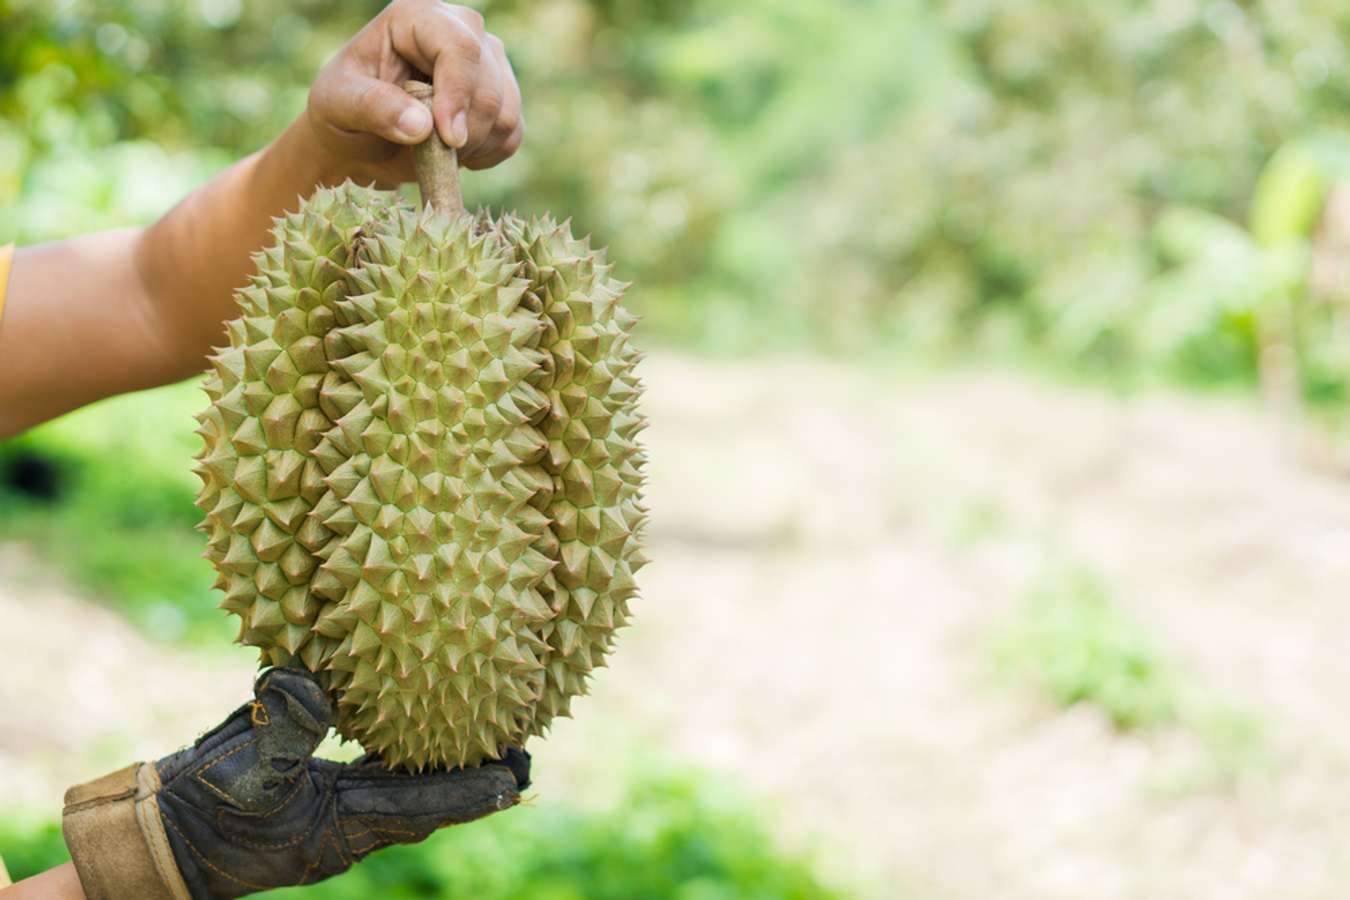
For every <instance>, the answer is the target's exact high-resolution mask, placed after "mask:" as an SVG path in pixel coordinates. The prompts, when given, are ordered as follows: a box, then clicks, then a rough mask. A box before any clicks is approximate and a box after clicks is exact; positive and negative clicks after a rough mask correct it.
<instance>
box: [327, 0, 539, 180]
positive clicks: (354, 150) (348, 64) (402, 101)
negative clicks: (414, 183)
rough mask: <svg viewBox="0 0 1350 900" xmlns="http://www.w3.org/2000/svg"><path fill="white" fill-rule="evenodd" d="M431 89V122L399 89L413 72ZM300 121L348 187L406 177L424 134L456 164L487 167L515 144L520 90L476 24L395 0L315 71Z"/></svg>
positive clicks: (467, 16) (436, 6)
mask: <svg viewBox="0 0 1350 900" xmlns="http://www.w3.org/2000/svg"><path fill="white" fill-rule="evenodd" d="M419 72H420V73H422V74H423V75H426V76H429V77H430V79H431V82H432V84H433V85H434V87H435V91H436V93H435V98H436V99H435V103H434V107H433V110H432V116H428V115H427V110H426V108H425V107H424V106H422V104H420V103H419V102H417V101H416V100H414V99H412V98H411V97H410V96H408V94H407V93H406V92H405V91H404V90H403V88H402V84H403V83H404V82H405V81H407V80H409V79H411V78H413V77H414V76H416V75H417V74H418V73H419ZM305 117H306V119H307V121H308V123H309V125H310V126H311V128H312V130H313V132H314V134H315V136H316V138H317V140H318V141H319V143H320V145H321V146H322V147H323V149H324V150H325V151H327V152H328V153H330V154H331V155H333V156H334V157H336V158H337V159H339V160H340V161H341V164H342V166H341V167H344V168H346V172H345V174H346V175H347V176H349V177H352V178H353V179H355V180H357V181H362V182H371V181H373V182H375V183H376V184H377V185H379V186H381V187H388V186H391V185H394V184H397V183H401V182H404V181H411V180H413V178H414V174H413V163H412V154H411V152H410V149H409V148H410V147H411V146H412V145H415V144H419V143H421V142H422V141H423V140H425V139H426V138H427V137H428V136H429V135H430V134H431V131H432V127H433V118H434V126H435V129H436V131H437V132H438V133H439V134H440V137H441V140H443V141H444V142H445V143H446V144H448V145H449V146H451V147H454V148H455V149H456V150H458V151H459V162H460V165H462V166H465V167H466V168H470V169H486V168H490V167H492V166H495V165H497V164H498V163H500V162H502V161H503V160H505V159H507V158H508V157H510V156H511V155H512V154H513V153H515V152H516V149H517V148H518V147H519V146H520V142H521V139H522V138H523V137H524V133H525V131H524V120H523V119H522V118H521V104H520V86H519V85H518V84H517V83H516V76H515V72H513V71H512V69H511V63H510V61H509V60H507V58H506V50H505V48H504V46H503V45H502V42H501V40H500V39H499V38H498V37H497V36H496V35H493V34H489V33H488V32H487V31H485V30H484V25H483V17H482V16H481V15H480V14H479V13H478V12H476V11H475V10H472V9H469V8H468V7H465V6H455V5H451V4H448V3H443V2H441V0H394V2H393V3H391V4H389V6H387V7H385V9H384V10H383V11H382V12H380V14H379V15H377V16H376V17H375V18H374V19H372V20H371V21H370V22H369V23H368V24H367V25H366V26H365V27H364V28H362V29H361V31H360V32H359V33H357V35H356V36H355V37H354V38H352V39H351V41H350V42H348V44H347V45H346V46H345V47H343V48H342V50H340V51H339V52H338V54H337V56H335V57H334V58H333V59H332V61H330V62H329V63H328V65H326V66H325V67H324V69H323V71H321V72H320V73H319V76H318V78H317V79H316V80H315V82H314V84H313V86H312V87H311V88H310V91H309V105H308V108H307V110H306V113H305Z"/></svg>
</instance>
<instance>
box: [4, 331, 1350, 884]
mask: <svg viewBox="0 0 1350 900" xmlns="http://www.w3.org/2000/svg"><path fill="white" fill-rule="evenodd" d="M645 367H646V372H645V375H646V380H647V382H648V385H649V388H650V392H649V399H648V403H647V406H648V409H647V411H648V414H649V416H650V418H651V420H652V427H651V429H650V431H649V432H648V438H649V445H650V455H651V458H652V464H651V469H650V472H651V476H652V483H651V490H650V505H651V507H652V509H653V516H654V518H653V528H652V533H651V538H652V540H651V554H650V555H651V556H652V557H653V559H654V560H655V563H654V564H653V565H652V566H651V567H650V568H649V569H648V570H646V571H645V572H644V585H643V587H644V596H643V598H642V599H641V601H640V604H639V605H638V607H637V610H638V616H639V618H638V622H637V624H636V625H635V626H634V627H633V628H632V629H631V631H630V632H629V633H628V635H627V636H626V638H625V640H624V642H623V644H622V645H621V648H620V652H619V653H618V654H616V656H615V658H614V660H613V664H612V667H611V668H610V669H609V670H608V671H605V672H602V673H601V676H600V678H599V679H598V681H597V683H596V688H595V692H594V695H593V697H592V698H590V699H589V700H587V701H584V702H581V703H579V704H577V705H576V707H575V711H576V712H577V714H578V715H579V716H580V718H579V719H578V720H576V721H572V722H566V723H563V724H561V725H560V726H559V727H558V728H557V729H556V730H555V731H554V733H553V734H552V735H551V736H550V738H549V740H548V741H546V742H541V743H540V744H539V745H538V747H537V748H534V749H536V751H537V764H536V765H537V772H538V775H539V778H538V789H539V791H540V794H541V797H545V798H546V797H548V796H550V795H552V796H562V797H565V798H571V797H573V796H580V795H583V794H587V793H588V792H590V791H593V790H595V789H597V788H598V787H602V786H603V784H604V783H605V781H606V779H607V778H608V777H609V773H610V770H611V768H612V764H611V762H610V760H611V759H612V755H611V754H609V753H608V751H609V749H610V748H613V747H622V748H626V749H625V750H623V751H616V753H615V754H614V755H618V753H619V752H623V753H626V752H629V750H631V748H632V747H639V748H645V749H644V752H648V751H650V752H653V753H654V755H655V751H651V748H659V755H665V756H670V755H673V756H677V757H680V758H684V759H689V760H693V761H695V762H697V763H699V764H702V765H706V766H709V767H712V768H715V769H717V770H720V771H722V772H725V773H727V774H729V775H731V776H732V777H733V778H735V779H737V780H740V781H741V782H742V783H743V784H744V785H745V786H746V787H747V789H748V790H749V791H750V792H751V793H753V794H756V795H758V796H759V797H761V798H763V799H764V800H765V802H766V803H767V804H769V805H770V807H771V808H772V809H774V810H776V815H775V817H774V821H775V822H776V823H778V825H779V827H780V828H781V830H782V832H783V834H784V837H785V839H787V840H790V841H793V842H799V843H804V844H807V845H813V846H816V847H818V848H821V849H822V850H823V851H824V854H823V855H824V858H825V859H827V860H828V864H829V865H830V866H831V867H832V868H833V870H834V871H835V872H836V873H837V874H838V875H839V876H840V877H841V879H850V878H859V879H862V880H864V881H866V882H867V883H868V885H869V890H870V891H871V892H872V893H874V894H875V895H876V896H878V897H885V898H892V897H895V898H901V897H921V898H958V900H985V898H1008V900H1023V898H1025V900H1058V898H1082V897H1092V898H1102V900H1114V898H1144V897H1147V898H1152V900H1159V898H1187V900H1190V898H1216V900H1217V898H1225V900H1229V898H1232V900H1242V898H1274V897H1278V898H1298V900H1313V898H1332V897H1343V896H1345V888H1344V885H1345V884H1346V883H1347V879H1350V827H1347V826H1345V825H1344V824H1343V823H1344V821H1345V811H1346V810H1347V809H1350V789H1347V787H1346V785H1347V784H1350V720H1348V719H1347V717H1346V716H1345V715H1344V714H1342V711H1341V709H1340V707H1341V705H1342V704H1343V698H1344V696H1345V695H1346V693H1347V689H1350V653H1347V652H1346V648H1347V647H1350V611H1348V610H1350V607H1348V606H1347V603H1346V599H1347V598H1346V588H1345V585H1346V584H1350V484H1348V483H1344V482H1341V481H1337V480H1334V479H1333V478H1331V477H1329V476H1325V475H1320V474H1318V473H1316V472H1313V471H1310V470H1308V469H1306V468H1304V467H1301V466H1299V465H1298V464H1296V463H1295V462H1294V461H1293V460H1292V459H1291V457H1290V455H1289V454H1288V453H1287V452H1286V451H1285V450H1284V448H1282V447H1281V446H1280V444H1279V442H1278V440H1277V439H1276V436H1275V432H1274V430H1273V429H1272V428H1271V427H1270V425H1269V423H1268V422H1267V421H1265V419H1264V418H1263V417H1262V415H1261V414H1260V413H1259V411H1257V410H1256V409H1255V408H1254V407H1251V406H1249V405H1245V404H1243V403H1240V402H1236V401H1222V400H1216V399H1213V398H1209V399H1204V398H1193V397H1185V396H1177V395H1171V394H1150V395H1146V396H1142V397H1137V398H1133V399H1129V400H1126V399H1119V398H1114V397H1111V396H1108V395H1106V394H1103V393H1101V392H1098V391H1094V390H1088V389H1076V388H1068V387H1064V386H1062V385H1052V384H1047V383H1045V382H1042V381H1037V380H1034V379H1030V378H1027V377H1022V376H1012V375H1008V374H997V375H996V374H973V373H961V374H948V375H942V376H928V377H923V378H917V377H906V378H896V377H883V376H879V375H870V374H865V373H862V372H858V371H853V370H848V369H843V368H834V367H830V366H826V365H823V364H804V363H792V364H781V365H779V364H766V363H757V364H753V365H751V364H743V363H727V364H713V363H708V362H704V361H694V360H690V359H686V358H681V357H676V356H663V355H654V356H653V357H652V358H651V359H649V360H648V362H647V363H646V364H645ZM1047 560H1050V561H1053V560H1073V561H1076V562H1079V563H1082V564H1085V565H1089V566H1091V567H1093V568H1094V569H1095V570H1096V571H1097V572H1099V573H1100V575H1101V577H1102V578H1103V580H1104V581H1105V582H1106V583H1107V584H1108V585H1109V587H1110V589H1111V591H1112V592H1113V595H1114V597H1115V599H1116V601H1117V602H1118V603H1119V604H1120V605H1121V606H1122V607H1124V608H1125V609H1126V610H1127V611H1128V613H1129V614H1130V615H1131V616H1133V617H1134V618H1135V619H1137V620H1139V621H1140V622H1142V623H1143V624H1144V625H1145V626H1146V627H1147V628H1148V629H1149V631H1150V632H1151V633H1152V634H1153V636H1155V637H1156V638H1157V639H1158V642H1159V644H1160V645H1161V646H1162V647H1163V648H1164V649H1165V652H1166V653H1167V654H1168V655H1169V657H1171V658H1173V659H1174V660H1176V661H1177V664H1178V666H1180V667H1181V668H1182V669H1183V670H1184V671H1185V672H1186V673H1187V677H1189V678H1193V679H1194V680H1195V681H1196V682H1197V683H1201V684H1204V685H1205V686H1206V688H1207V689H1208V690H1211V691H1213V692H1214V693H1215V694H1216V695H1218V696H1222V697H1223V698H1224V699H1225V700H1226V701H1228V702H1231V703H1232V704H1234V705H1236V706H1238V707H1240V708H1242V709H1243V710H1246V711H1248V712H1249V713H1251V714H1252V715H1253V716H1255V717H1256V718H1257V719H1259V721H1260V722H1261V724H1262V726H1263V735H1264V738H1263V751H1262V759H1263V761H1262V763H1261V764H1260V765H1253V766H1245V767H1242V768H1240V769H1238V770H1236V771H1233V772H1216V771H1215V766H1214V764H1213V761H1212V760H1211V759H1210V758H1209V756H1208V755H1207V753H1206V750H1205V746H1204V742H1203V741H1202V740H1201V739H1200V738H1199V737H1198V736H1196V735H1194V734H1192V733H1190V732H1188V731H1187V730H1185V729H1181V728H1173V729H1169V730H1164V731H1161V732H1156V731H1155V732H1151V733H1145V734H1120V733H1118V732H1116V731H1114V730H1113V729H1112V728H1111V726H1110V724H1109V723H1108V721H1107V720H1106V719H1105V717H1104V716H1102V715H1101V714H1100V713H1098V712H1096V711H1094V710H1092V709H1090V708H1075V709H1070V710H1067V711H1062V710H1057V709H1055V708H1052V707H1050V706H1049V705H1047V704H1046V702H1045V701H1044V700H1043V699H1041V698H1039V697H1038V696H1037V695H1036V694H1035V692H1034V691H1033V690H1031V689H1030V688H1029V687H1027V686H1026V685H1024V684H1020V683H1015V684H1009V683H1003V682H1002V679H1001V678H1000V676H999V675H998V674H997V672H996V670H995V669H994V668H993V666H992V665H991V662H990V654H989V651H988V648H989V641H990V635H991V633H992V631H993V630H994V629H996V628H997V627H998V624H999V623H1000V622H1002V621H1003V620H1004V619H1005V617H1006V616H1008V615H1009V614H1010V613H1011V611H1012V610H1013V609H1014V608H1015V606H1016V604H1017V602H1018V600H1019V598H1020V597H1021V596H1022V594H1023V593H1024V592H1025V590H1026V588H1027V586H1028V584H1029V583H1030V582H1031V581H1032V579H1034V578H1035V577H1036V575H1037V573H1038V572H1039V571H1040V570H1041V568H1042V567H1043V565H1044V564H1045V563H1046V561H1047ZM0 573H3V574H0V617H2V618H3V621H4V622H5V623H6V625H7V627H6V628H4V629H2V630H0V659H3V660H4V663H3V672H4V676H3V678H0V705H3V707H4V709H5V710H6V724H5V727H4V728H0V795H3V796H6V797H8V798H16V797H17V798H18V803H19V806H20V807H26V808H30V809H31V808H46V809H52V808H54V806H55V804H56V803H57V801H58V798H59V795H60V790H61V787H62V786H63V785H64V784H67V783H69V782H70V781H72V780H74V779H76V778H79V777H81V776H88V775H91V774H97V773H98V769H97V768H96V767H97V766H98V765H101V764H104V763H107V764H108V765H115V764H117V763H120V762H122V761H124V760H126V759H129V758H135V757H137V756H150V755H157V754H160V753H163V752H165V751H167V750H168V749H171V748H172V747H173V746H174V745H175V744H177V743H179V742H182V741H184V740H186V739H188V738H190V737H191V736H192V734H193V733H194V732H195V731H197V730H201V729H204V728H205V727H208V726H209V725H211V724H214V722H215V721H216V720H218V719H219V718H220V717H221V716H222V715H223V713H224V712H225V711H227V710H228V709H230V708H231V707H232V706H233V705H234V704H235V703H236V702H237V701H238V700H239V698H240V696H241V694H242V692H243V690H244V687H245V686H246V685H247V683H248V677H249V670H250V668H251V660H250V658H249V656H248V654H246V653H244V652H242V651H239V652H236V653H233V654H228V653H221V654H219V655H216V656H212V657H210V658H207V659H203V658H201V657H200V656H194V655H189V654H187V653H184V652H179V651H176V650H173V649H172V648H166V647H164V646H161V645H155V644H152V643H148V642H147V641H146V640H145V639H143V638H142V637H140V636H139V635H138V634H137V633H135V632H134V631H133V630H131V629H130V628H129V627H127V626H126V625H125V624H124V623H122V622H121V621H120V620H119V619H118V618H117V617H116V616H114V615H112V614H110V613H108V612H106V611H104V610H102V609H100V608H98V607H97V606H96V605H94V604H93V603H91V601H90V599H89V598H86V597H81V596H79V595H78V594H76V593H75V592H72V591H70V590H69V589H68V588H64V587H62V586H61V584H60V582H59V581H58V580H56V579H54V578H52V577H51V575H50V574H49V573H45V572H43V571H42V570H41V569H40V568H39V567H38V566H37V564H36V563H35V562H34V561H33V560H32V559H31V558H30V557H29V556H28V555H27V554H26V553H25V552H24V551H23V550H22V548H18V547H8V548H3V550H0ZM639 765H641V762H639Z"/></svg>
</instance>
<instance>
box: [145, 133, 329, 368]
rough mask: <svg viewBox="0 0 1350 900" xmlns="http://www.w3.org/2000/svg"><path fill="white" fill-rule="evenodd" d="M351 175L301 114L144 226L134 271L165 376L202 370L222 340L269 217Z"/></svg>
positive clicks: (265, 235) (269, 224) (269, 223)
mask: <svg viewBox="0 0 1350 900" xmlns="http://www.w3.org/2000/svg"><path fill="white" fill-rule="evenodd" d="M350 171H351V166H350V164H349V163H342V162H341V161H339V160H336V159H334V158H333V157H331V155H329V154H328V153H326V152H325V151H324V150H323V149H322V146H321V144H320V143H319V142H317V141H315V140H314V138H313V135H312V132H311V131H310V126H309V124H308V122H307V120H306V118H305V117H304V116H301V117H300V118H299V119H297V120H296V121H295V122H293V123H292V124H291V126H290V127H289V128H287V129H286V131H284V132H282V134H281V136H280V137H278V138H277V139H276V140H275V141H273V142H272V143H271V144H270V145H268V147H267V148H266V149H265V150H263V151H261V152H259V153H256V154H254V155H253V156H250V157H248V158H247V159H244V160H242V161H241V162H240V163H238V164H237V165H235V166H232V167H230V168H229V169H227V170H225V171H224V172H222V173H221V174H220V175H219V176H217V177H216V178H215V179H213V180H212V181H211V182H210V183H208V184H207V185H205V186H204V187H202V188H201V189H200V190H198V191H195V192H194V193H192V194H189V195H188V196H187V197H186V198H185V199H184V200H183V201H182V202H181V203H179V204H178V205H177V206H176V207H174V208H173V209H172V210H170V211H169V212H168V213H167V214H166V215H165V216H164V217H163V218H162V219H160V220H159V221H158V222H156V223H155V224H153V225H151V226H150V227H149V228H147V229H145V231H144V232H143V233H142V234H141V235H140V239H139V240H138V241H137V245H136V249H135V266H136V269H137V271H138V273H139V274H140V278H141V280H142V282H143V283H144V284H145V288H146V292H147V295H148V297H149V298H150V302H151V304H152V306H153V308H154V310H155V314H154V318H155V319H156V321H158V322H159V323H160V326H161V328H162V329H163V330H164V331H165V332H167V344H168V347H169V348H171V349H170V350H169V352H168V353H167V354H166V356H169V357H171V358H170V359H166V360H165V361H166V363H168V364H169V366H170V371H169V372H168V374H167V377H168V378H170V379H174V378H180V377H183V376H186V375H189V374H191V373H192V372H194V371H196V370H198V369H201V368H202V367H203V365H204V362H203V357H204V356H205V355H206V354H207V352H208V351H209V349H210V348H211V347H212V346H215V345H219V344H221V343H223V342H224V337H223V335H224V329H223V327H222V323H223V322H224V321H225V320H227V319H230V318H233V317H234V316H235V315H236V314H237V309H236V308H235V304H234V299H233V295H234V291H235V290H236V289H237V288H239V287H240V286H242V285H243V284H244V283H245V282H246V281H247V279H248V276H249V273H250V272H251V271H252V269H253V265H252V260H251V257H252V254H253V253H254V252H255V251H256V250H258V249H260V248H261V247H263V246H264V245H265V244H266V243H267V240H268V232H269V230H270V229H271V227H272V219H273V218H275V217H276V216H279V215H281V214H282V213H284V212H286V211H287V210H293V209H295V208H296V207H297V206H298V205H299V203H298V201H299V198H302V197H306V196H308V195H309V194H310V193H311V192H312V191H313V190H314V189H315V187H317V186H319V185H321V184H336V183H338V182H341V181H342V180H343V179H344V178H346V177H347V175H348V174H349V172H350ZM157 374H158V373H157ZM159 380H164V376H162V375H161V376H160V379H159Z"/></svg>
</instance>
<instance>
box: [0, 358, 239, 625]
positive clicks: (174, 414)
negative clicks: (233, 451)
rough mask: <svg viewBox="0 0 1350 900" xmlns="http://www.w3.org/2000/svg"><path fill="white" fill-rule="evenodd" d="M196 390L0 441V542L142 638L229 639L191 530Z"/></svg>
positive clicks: (125, 402)
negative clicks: (109, 610)
mask: <svg viewBox="0 0 1350 900" xmlns="http://www.w3.org/2000/svg"><path fill="white" fill-rule="evenodd" d="M202 402H203V395H202V393H201V391H200V390H198V389H196V388H195V387H194V386H191V385H177V386H174V387H170V388H161V389H159V390H155V391H145V392H142V393H139V394H130V395H127V396H124V397H116V398H113V399H111V400H105V401H103V402H102V403H97V404H94V405H93V406H90V407H88V408H86V409H83V410H80V411H79V412H77V413H75V414H73V415H69V416H66V417H64V418H62V419H59V420H57V421H55V422H51V423H49V424H47V425H44V426H42V427H40V428H37V429H34V430H33V431H30V432H28V433H27V434H24V435H22V436H20V437H18V438H16V439H14V440H11V441H6V442H0V538H4V537H10V538H16V539H21V540H24V541H26V542H28V543H29V544H30V545H32V546H34V547H36V548H37V549H38V550H40V551H41V552H42V553H43V555H44V556H45V557H46V558H48V559H49V560H51V561H53V562H55V563H57V564H58V565H60V567H61V568H62V569H63V570H64V571H66V572H68V573H70V575H71V576H72V577H74V578H75V579H76V580H78V581H79V582H81V583H82V584H83V585H84V586H85V587H86V588H89V589H90V590H91V592H92V593H93V594H94V595H95V596H98V597H100V598H105V599H106V600H107V601H108V602H110V603H113V604H114V605H115V606H116V607H117V608H118V609H119V610H121V611H122V612H124V613H125V614H126V615H127V616H128V617H129V618H130V619H131V620H132V621H133V622H135V623H136V624H137V625H139V626H140V627H141V628H143V629H144V630H145V631H147V632H148V633H150V634H153V635H155V636H156V637H159V638H162V639H164V640H168V641H180V640H183V639H185V638H196V637H208V638H214V639H215V640H216V641H217V642H218V641H219V640H220V639H221V638H222V637H223V638H226V639H228V638H229V637H232V636H233V635H232V632H231V630H230V626H229V624H228V623H227V621H226V619H225V616H224V614H223V613H221V612H220V611H219V610H218V609H216V602H217V599H218V598H217V597H216V596H213V592H212V590H211V584H212V582H213V581H214V573H213V572H212V571H211V567H210V565H209V564H208V563H207V562H206V561H205V560H204V559H202V558H201V553H202V550H203V549H204V548H205V543H204V539H203V538H202V537H201V535H199V534H198V533H197V532H196V531H194V530H193V529H194V526H195V525H196V524H197V522H198V521H199V520H200V518H201V517H200V514H199V513H198V511H197V509H196V507H195V506H194V505H193V501H194V499H195V497H196V487H197V479H196V477H195V476H193V475H192V473H191V471H190V469H189V460H190V458H191V456H192V454H193V453H194V452H195V451H196V449H197V445H198V439H197V437H196V435H194V434H193V431H192V429H193V427H194V420H193V418H192V417H193V415H194V413H196V412H197V411H198V409H199V407H200V406H201V403H202Z"/></svg>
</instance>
